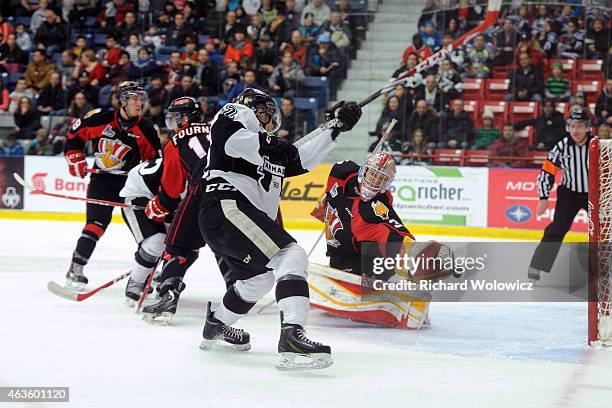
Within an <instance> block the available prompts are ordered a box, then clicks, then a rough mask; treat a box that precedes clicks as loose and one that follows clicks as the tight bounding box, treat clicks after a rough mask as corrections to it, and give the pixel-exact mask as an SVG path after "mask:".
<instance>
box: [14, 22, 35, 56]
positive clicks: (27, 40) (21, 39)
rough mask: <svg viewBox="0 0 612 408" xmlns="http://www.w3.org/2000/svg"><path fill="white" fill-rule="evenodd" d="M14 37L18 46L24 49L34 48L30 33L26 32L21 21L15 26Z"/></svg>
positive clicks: (30, 49)
mask: <svg viewBox="0 0 612 408" xmlns="http://www.w3.org/2000/svg"><path fill="white" fill-rule="evenodd" d="M15 39H16V42H17V45H18V46H19V48H21V49H22V50H24V51H32V49H33V48H34V43H33V42H32V36H30V33H28V31H27V30H26V26H25V24H23V23H19V24H17V25H16V26H15Z"/></svg>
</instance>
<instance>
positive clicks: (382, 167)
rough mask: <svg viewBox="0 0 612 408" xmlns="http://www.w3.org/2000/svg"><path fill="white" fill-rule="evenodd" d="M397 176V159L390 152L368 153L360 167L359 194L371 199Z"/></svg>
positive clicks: (386, 187)
mask: <svg viewBox="0 0 612 408" xmlns="http://www.w3.org/2000/svg"><path fill="white" fill-rule="evenodd" d="M393 178H395V160H393V157H391V155H390V154H389V153H384V152H378V153H372V154H370V155H368V156H367V157H366V159H365V161H364V163H363V165H362V166H361V167H360V168H359V175H358V181H359V195H360V196H361V198H362V199H363V200H364V201H369V200H371V199H373V198H374V197H376V196H377V195H378V194H380V193H381V192H383V191H385V190H387V189H388V188H389V187H390V186H391V183H392V182H393Z"/></svg>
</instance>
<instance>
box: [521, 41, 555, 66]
mask: <svg viewBox="0 0 612 408" xmlns="http://www.w3.org/2000/svg"><path fill="white" fill-rule="evenodd" d="M523 54H527V55H529V59H530V60H531V65H533V66H534V67H536V68H538V69H539V70H540V71H544V69H546V64H547V61H546V53H545V52H544V51H542V47H540V43H539V42H538V40H536V39H531V38H527V39H523V41H521V42H520V43H519V44H518V46H517V48H516V57H515V59H516V65H520V64H521V61H520V58H521V55H523Z"/></svg>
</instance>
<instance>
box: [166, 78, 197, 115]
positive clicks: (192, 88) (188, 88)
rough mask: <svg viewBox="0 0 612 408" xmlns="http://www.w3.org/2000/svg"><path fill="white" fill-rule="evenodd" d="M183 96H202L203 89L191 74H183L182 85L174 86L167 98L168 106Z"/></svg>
mask: <svg viewBox="0 0 612 408" xmlns="http://www.w3.org/2000/svg"><path fill="white" fill-rule="evenodd" d="M181 96H191V97H194V98H199V97H200V96H202V90H201V89H200V87H199V86H198V84H197V83H196V82H195V81H194V80H193V77H192V76H191V75H189V74H183V75H182V76H181V79H180V85H179V86H175V87H174V88H172V91H170V94H169V95H168V99H167V100H166V107H168V105H169V104H170V102H172V101H173V100H175V99H176V98H180V97H181Z"/></svg>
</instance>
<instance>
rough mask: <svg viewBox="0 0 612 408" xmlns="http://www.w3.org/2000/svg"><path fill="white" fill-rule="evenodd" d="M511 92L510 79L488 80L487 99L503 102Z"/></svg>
mask: <svg viewBox="0 0 612 408" xmlns="http://www.w3.org/2000/svg"><path fill="white" fill-rule="evenodd" d="M509 92H510V80H509V79H495V78H491V79H487V83H486V86H485V97H486V99H487V100H491V101H501V100H503V99H504V96H506V95H507V94H508V93H509Z"/></svg>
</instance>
